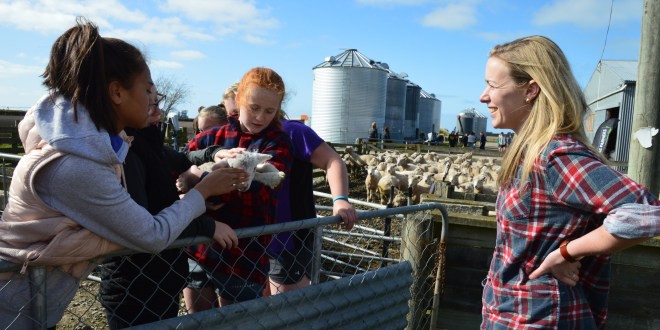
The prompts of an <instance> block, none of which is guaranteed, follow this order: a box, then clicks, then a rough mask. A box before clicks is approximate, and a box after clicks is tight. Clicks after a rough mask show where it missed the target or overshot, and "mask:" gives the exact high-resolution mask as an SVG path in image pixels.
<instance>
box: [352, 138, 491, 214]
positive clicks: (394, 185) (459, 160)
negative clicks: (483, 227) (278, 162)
mask: <svg viewBox="0 0 660 330" xmlns="http://www.w3.org/2000/svg"><path fill="white" fill-rule="evenodd" d="M343 159H344V162H345V163H346V166H347V168H348V169H349V171H350V172H351V173H355V172H356V171H359V170H366V172H367V176H366V179H365V185H366V190H367V202H372V203H378V202H379V203H380V204H387V203H388V202H392V203H393V205H394V206H395V207H397V206H403V205H407V203H408V191H409V190H410V191H412V199H411V200H412V203H413V204H417V203H419V201H420V195H421V194H425V193H433V192H434V189H435V186H436V184H437V183H438V182H441V181H444V182H447V183H448V184H451V185H452V186H454V191H456V192H467V193H478V194H490V195H495V194H497V188H496V185H495V181H496V180H497V173H498V171H499V169H500V165H499V164H498V163H499V162H500V160H499V158H498V157H478V158H477V157H474V158H473V157H472V153H471V152H467V153H463V154H454V155H443V154H440V153H437V152H428V153H418V152H416V153H413V154H410V155H409V154H408V153H405V152H398V151H396V150H385V151H382V152H379V153H377V154H364V155H360V154H358V153H357V152H355V150H354V149H353V148H352V147H351V146H347V147H346V148H345V154H344V157H343ZM392 193H394V195H391V194H392Z"/></svg>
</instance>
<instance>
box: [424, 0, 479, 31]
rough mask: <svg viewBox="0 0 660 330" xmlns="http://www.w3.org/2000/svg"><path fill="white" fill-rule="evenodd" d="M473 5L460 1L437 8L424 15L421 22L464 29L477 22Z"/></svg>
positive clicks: (449, 28)
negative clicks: (459, 2)
mask: <svg viewBox="0 0 660 330" xmlns="http://www.w3.org/2000/svg"><path fill="white" fill-rule="evenodd" d="M474 6H475V5H474V4H472V3H461V4H450V5H447V6H445V7H442V8H438V9H436V10H434V11H432V12H431V13H429V14H428V15H426V17H424V19H423V21H422V24H423V25H424V26H428V27H438V28H441V29H447V30H459V29H464V28H466V27H469V26H471V25H474V24H475V23H476V22H477V18H476V12H475V8H474Z"/></svg>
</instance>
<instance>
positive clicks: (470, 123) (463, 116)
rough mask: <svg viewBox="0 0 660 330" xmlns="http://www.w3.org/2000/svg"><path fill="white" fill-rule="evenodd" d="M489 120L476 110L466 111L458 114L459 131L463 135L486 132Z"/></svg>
mask: <svg viewBox="0 0 660 330" xmlns="http://www.w3.org/2000/svg"><path fill="white" fill-rule="evenodd" d="M486 125H487V118H486V116H484V115H482V114H480V113H479V112H477V110H475V109H474V108H470V109H465V110H464V111H463V112H461V113H459V114H458V125H457V126H458V131H459V132H461V133H470V132H474V133H476V134H479V133H480V132H484V133H485V132H486Z"/></svg>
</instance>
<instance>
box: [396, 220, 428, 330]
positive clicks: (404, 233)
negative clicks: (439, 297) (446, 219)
mask: <svg viewBox="0 0 660 330" xmlns="http://www.w3.org/2000/svg"><path fill="white" fill-rule="evenodd" d="M431 223H432V219H431V217H430V215H429V216H428V217H427V216H425V217H424V218H423V219H421V220H419V219H418V218H415V217H410V216H409V215H407V216H406V217H405V219H404V221H403V225H402V228H401V259H402V260H407V261H409V262H410V265H411V266H412V269H413V284H412V285H411V287H410V293H411V297H410V301H409V303H408V304H409V306H410V310H409V312H408V316H407V320H408V327H407V329H421V328H424V327H425V326H424V325H426V324H429V323H428V321H429V317H430V314H428V313H427V310H428V309H429V308H430V307H431V303H432V300H433V286H432V284H433V283H431V282H429V281H428V279H429V278H431V276H432V273H433V266H434V265H433V264H434V263H433V260H434V258H433V253H434V251H435V249H433V248H431V245H432V243H433V242H434V241H436V240H434V237H433V232H432V230H431Z"/></svg>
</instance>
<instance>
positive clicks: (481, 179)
mask: <svg viewBox="0 0 660 330" xmlns="http://www.w3.org/2000/svg"><path fill="white" fill-rule="evenodd" d="M473 187H474V192H475V193H477V194H489V195H495V194H497V186H496V185H495V182H494V180H493V177H492V176H491V175H490V173H489V172H483V173H481V174H479V175H478V176H477V177H476V178H475V179H474V182H473Z"/></svg>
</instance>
